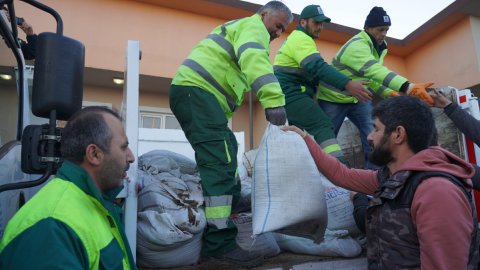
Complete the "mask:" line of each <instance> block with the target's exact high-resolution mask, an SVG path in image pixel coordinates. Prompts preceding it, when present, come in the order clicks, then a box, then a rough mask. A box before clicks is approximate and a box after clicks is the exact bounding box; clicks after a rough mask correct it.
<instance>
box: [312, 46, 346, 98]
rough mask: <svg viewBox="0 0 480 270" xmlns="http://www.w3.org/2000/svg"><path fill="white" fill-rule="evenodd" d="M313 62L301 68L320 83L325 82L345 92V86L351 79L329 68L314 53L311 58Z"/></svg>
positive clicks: (317, 54) (320, 57)
mask: <svg viewBox="0 0 480 270" xmlns="http://www.w3.org/2000/svg"><path fill="white" fill-rule="evenodd" d="M311 58H313V59H314V60H313V61H309V62H308V63H305V65H303V67H304V68H305V69H306V70H307V71H308V73H310V74H313V75H314V76H315V77H316V78H317V79H319V80H320V81H323V82H326V83H328V84H330V85H332V86H334V87H336V88H338V89H340V90H345V85H347V83H348V81H350V80H351V79H350V78H349V77H347V76H345V75H343V74H342V73H340V72H339V71H337V70H336V69H335V68H333V67H332V66H330V65H329V64H328V63H327V62H325V60H323V58H322V56H320V54H319V53H316V54H315V55H314V56H313V57H312V56H311Z"/></svg>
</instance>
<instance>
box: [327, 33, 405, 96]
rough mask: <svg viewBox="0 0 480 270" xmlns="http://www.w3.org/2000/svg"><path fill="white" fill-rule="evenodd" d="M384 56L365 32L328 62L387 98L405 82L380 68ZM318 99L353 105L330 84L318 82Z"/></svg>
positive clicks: (383, 67) (384, 53)
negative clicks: (365, 82)
mask: <svg viewBox="0 0 480 270" xmlns="http://www.w3.org/2000/svg"><path fill="white" fill-rule="evenodd" d="M386 55H387V49H384V50H383V51H382V53H381V55H378V52H377V50H376V49H375V46H374V44H373V42H372V39H371V38H370V36H369V35H368V34H367V32H365V31H361V32H360V33H358V34H357V35H355V36H354V37H352V38H351V39H350V40H349V41H348V42H347V43H345V44H344V45H343V46H342V48H341V49H340V50H339V51H338V53H337V55H336V56H335V57H334V58H333V60H332V66H334V67H335V68H336V69H337V70H339V71H340V72H342V73H343V74H345V75H347V76H349V77H350V78H352V79H353V80H364V81H368V82H369V84H368V85H367V87H368V88H369V89H370V91H373V92H375V93H376V94H377V95H379V96H382V97H388V96H389V94H390V93H391V92H392V91H398V90H400V88H401V86H402V85H403V84H404V83H405V82H407V79H406V78H404V77H402V76H400V75H398V74H396V73H395V72H392V71H390V70H389V69H388V68H386V67H385V66H384V65H383V59H384V58H385V56H386ZM318 99H322V100H326V101H330V102H336V103H357V102H358V100H357V99H356V98H354V97H352V96H349V95H345V92H341V91H339V90H338V89H336V88H335V87H334V86H332V85H328V84H326V83H323V82H320V85H319V91H318Z"/></svg>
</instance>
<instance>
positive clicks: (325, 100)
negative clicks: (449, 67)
mask: <svg viewBox="0 0 480 270" xmlns="http://www.w3.org/2000/svg"><path fill="white" fill-rule="evenodd" d="M390 25H391V20H390V16H388V14H387V12H385V10H384V9H383V8H382V7H374V8H372V10H371V11H370V13H369V14H368V16H367V19H366V20H365V26H364V30H363V31H361V32H360V33H358V34H357V35H355V36H354V37H352V38H351V39H350V40H349V41H347V43H345V44H344V45H343V46H342V48H341V49H340V50H339V51H338V53H337V55H336V56H335V57H334V58H333V61H332V66H333V67H334V68H335V69H337V70H338V71H339V72H341V73H342V74H344V75H346V76H348V77H349V78H351V79H353V80H363V81H368V85H366V86H367V88H368V89H369V90H370V91H371V92H372V93H375V94H376V95H378V96H380V97H382V98H386V97H390V96H398V95H399V92H400V93H406V94H409V95H414V96H417V97H419V98H421V99H422V100H424V101H425V102H427V104H429V105H430V106H432V104H433V101H432V98H431V97H430V96H429V95H428V94H427V92H426V88H427V87H430V86H431V85H433V83H422V84H412V83H409V82H408V80H407V79H406V78H404V77H402V76H400V75H398V74H396V73H395V72H393V71H390V70H389V69H388V68H387V67H385V66H384V65H383V59H384V58H385V56H386V55H387V51H388V50H387V43H386V42H385V37H386V35H387V32H388V30H389V28H390ZM359 101H360V102H359ZM362 101H365V100H362V99H359V98H357V97H355V96H353V95H349V94H348V93H345V92H344V91H342V90H341V88H339V87H337V86H335V85H333V84H331V83H329V82H327V81H321V82H320V85H319V90H318V104H319V105H320V107H321V108H322V109H323V111H324V112H325V113H326V114H327V115H328V116H329V118H330V119H331V120H332V124H333V128H334V131H335V135H337V134H338V132H339V130H340V127H341V126H342V123H343V120H344V119H345V117H348V119H350V121H352V123H353V124H355V126H356V127H357V128H358V130H359V132H360V139H361V142H362V147H363V152H364V157H365V161H366V164H365V165H366V167H368V168H371V169H374V168H375V166H372V165H371V164H370V163H368V154H369V152H370V145H369V143H368V140H367V136H368V134H369V133H370V131H372V129H373V121H372V117H371V112H372V104H371V102H362Z"/></svg>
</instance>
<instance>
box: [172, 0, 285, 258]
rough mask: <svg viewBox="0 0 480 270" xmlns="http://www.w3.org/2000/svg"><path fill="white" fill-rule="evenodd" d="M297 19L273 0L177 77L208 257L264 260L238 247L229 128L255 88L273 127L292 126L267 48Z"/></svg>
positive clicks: (231, 27)
mask: <svg viewBox="0 0 480 270" xmlns="http://www.w3.org/2000/svg"><path fill="white" fill-rule="evenodd" d="M292 19H293V16H292V13H291V11H290V10H289V9H288V7H287V6H285V5H284V4H283V3H282V2H279V1H271V2H268V3H267V4H266V5H264V6H263V7H261V8H260V9H259V10H258V11H257V13H256V14H254V15H252V16H251V17H247V18H243V19H238V20H233V21H230V22H227V23H224V24H222V25H220V26H218V27H216V28H215V29H214V30H213V31H212V32H211V33H210V34H209V35H208V36H207V37H206V38H205V39H204V40H202V41H201V42H200V43H199V44H198V45H197V46H195V48H194V49H193V50H192V51H191V52H190V54H189V56H188V57H187V59H185V60H184V61H183V63H182V64H181V66H180V67H179V68H178V70H177V73H176V74H175V76H174V78H173V81H172V85H171V88H170V93H169V96H170V108H171V109H172V112H173V113H174V115H175V117H176V118H177V119H178V121H179V123H180V125H181V127H182V130H183V131H184V132H185V136H186V137H187V139H188V141H189V142H190V144H191V145H192V147H193V149H194V150H195V160H196V162H197V166H198V169H199V172H200V177H201V179H202V188H203V193H204V198H205V215H206V218H207V227H206V230H205V232H204V237H203V247H202V259H203V260H207V259H208V260H219V261H222V262H226V263H232V264H236V265H240V266H244V267H251V266H255V265H258V264H261V263H262V262H263V257H262V256H259V255H258V254H252V253H250V252H248V251H245V250H243V249H241V248H240V247H239V246H238V245H237V244H236V242H235V237H236V235H237V228H236V226H235V224H234V223H233V222H232V221H231V220H230V215H231V213H232V205H235V203H236V202H237V201H238V198H239V194H240V181H238V180H236V179H238V178H236V171H237V159H236V157H237V148H238V145H237V141H236V139H235V136H234V134H233V132H232V131H231V130H230V129H229V128H228V125H227V124H228V118H230V117H231V116H232V115H233V113H234V112H235V109H236V108H237V107H238V106H239V105H240V104H241V103H242V101H243V95H244V93H245V92H247V91H250V90H251V91H254V92H255V94H256V95H257V97H258V99H259V101H260V103H261V104H262V106H263V107H264V108H265V115H266V118H267V120H268V121H269V122H271V123H272V124H275V125H283V124H284V123H285V122H286V113H285V109H284V108H283V106H284V105H285V98H284V95H283V93H282V90H281V88H280V84H279V83H278V81H277V78H276V77H275V75H274V74H273V67H272V65H271V63H270V59H269V46H270V45H269V44H270V42H271V41H272V40H273V39H275V38H277V37H279V36H280V34H281V33H282V32H284V31H285V28H287V26H288V24H290V22H291V21H292Z"/></svg>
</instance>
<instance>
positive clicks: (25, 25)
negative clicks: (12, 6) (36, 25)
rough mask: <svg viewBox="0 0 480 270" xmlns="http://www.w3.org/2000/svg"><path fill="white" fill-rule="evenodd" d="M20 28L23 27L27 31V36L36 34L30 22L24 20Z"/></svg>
mask: <svg viewBox="0 0 480 270" xmlns="http://www.w3.org/2000/svg"><path fill="white" fill-rule="evenodd" d="M18 27H19V28H20V29H22V31H23V32H25V34H26V35H27V36H31V35H34V34H35V32H33V28H32V26H31V25H30V24H28V23H27V22H26V21H23V23H22V24H21V25H19V26H18Z"/></svg>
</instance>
